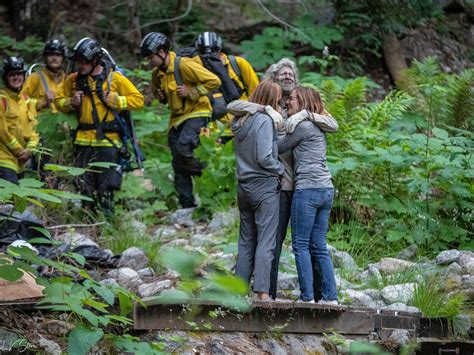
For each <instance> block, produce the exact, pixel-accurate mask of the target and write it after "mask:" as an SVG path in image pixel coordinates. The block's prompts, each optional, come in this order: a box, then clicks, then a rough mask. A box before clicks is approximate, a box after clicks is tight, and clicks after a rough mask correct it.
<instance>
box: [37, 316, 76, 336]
mask: <svg viewBox="0 0 474 355" xmlns="http://www.w3.org/2000/svg"><path fill="white" fill-rule="evenodd" d="M39 327H40V328H41V329H42V330H44V331H45V332H46V333H48V334H51V335H54V336H56V337H64V336H66V335H67V334H68V333H69V332H70V331H71V330H73V329H74V327H75V326H74V324H72V323H69V322H64V321H62V320H57V319H47V320H45V321H44V322H42V323H40V324H39Z"/></svg>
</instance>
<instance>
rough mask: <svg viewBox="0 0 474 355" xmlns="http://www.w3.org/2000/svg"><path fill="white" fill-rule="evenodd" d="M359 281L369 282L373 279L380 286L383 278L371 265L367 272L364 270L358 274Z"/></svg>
mask: <svg viewBox="0 0 474 355" xmlns="http://www.w3.org/2000/svg"><path fill="white" fill-rule="evenodd" d="M360 279H361V280H362V281H363V282H368V281H369V280H371V279H374V280H375V281H376V282H377V283H378V284H381V283H382V282H383V278H382V275H381V274H380V271H379V270H378V269H377V268H376V267H374V266H372V265H369V266H368V267H367V270H364V271H363V272H362V273H361V274H360Z"/></svg>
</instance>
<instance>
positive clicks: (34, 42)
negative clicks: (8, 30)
mask: <svg viewBox="0 0 474 355" xmlns="http://www.w3.org/2000/svg"><path fill="white" fill-rule="evenodd" d="M43 45H44V43H43V41H41V39H40V38H39V37H38V36H27V37H26V38H25V39H24V40H22V41H17V40H15V39H14V38H13V37H10V36H6V35H0V51H1V52H3V53H6V54H7V55H8V56H15V55H20V56H21V57H22V58H23V59H24V60H26V61H31V60H34V58H35V57H37V55H38V53H41V52H42V51H43Z"/></svg>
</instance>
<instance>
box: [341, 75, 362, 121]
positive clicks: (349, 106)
mask: <svg viewBox="0 0 474 355" xmlns="http://www.w3.org/2000/svg"><path fill="white" fill-rule="evenodd" d="M366 93H367V81H366V79H365V78H363V77H361V78H357V79H354V80H353V81H351V82H350V83H349V84H347V85H346V87H345V88H344V93H343V95H344V106H345V108H346V111H347V113H348V114H352V113H354V111H355V110H357V109H359V108H360V107H362V106H364V105H365V104H366V102H367V100H366Z"/></svg>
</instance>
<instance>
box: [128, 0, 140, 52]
mask: <svg viewBox="0 0 474 355" xmlns="http://www.w3.org/2000/svg"><path fill="white" fill-rule="evenodd" d="M139 7H140V0H128V28H129V29H130V33H129V36H128V43H129V45H130V48H132V51H135V50H136V49H137V48H138V47H140V43H141V41H142V34H141V31H140V17H139V16H138V9H139Z"/></svg>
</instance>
